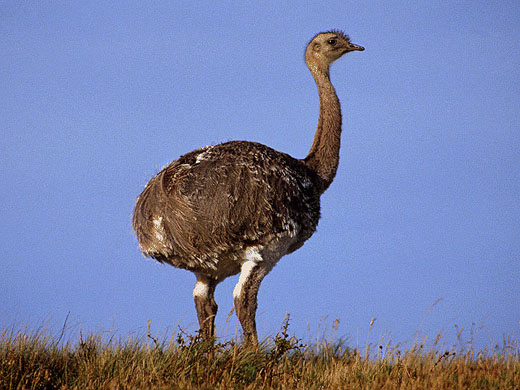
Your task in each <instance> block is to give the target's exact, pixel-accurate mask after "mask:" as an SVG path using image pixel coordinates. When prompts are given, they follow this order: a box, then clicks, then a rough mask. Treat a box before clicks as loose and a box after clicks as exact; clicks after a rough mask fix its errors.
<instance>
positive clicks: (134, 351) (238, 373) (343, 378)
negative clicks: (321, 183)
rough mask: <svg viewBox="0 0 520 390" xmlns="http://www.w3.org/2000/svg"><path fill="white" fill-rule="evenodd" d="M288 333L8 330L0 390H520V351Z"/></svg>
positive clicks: (0, 345)
mask: <svg viewBox="0 0 520 390" xmlns="http://www.w3.org/2000/svg"><path fill="white" fill-rule="evenodd" d="M288 326H289V319H288V318H286V320H285V321H284V323H283V326H282V329H281V331H280V333H278V334H277V335H275V336H274V337H272V338H268V339H266V340H264V341H263V342H262V343H261V344H260V346H259V347H255V348H253V347H247V346H245V345H243V344H241V343H238V342H236V341H227V342H217V343H216V344H213V343H209V342H206V341H203V340H200V339H199V337H198V336H197V335H189V334H187V333H185V332H184V331H182V330H180V331H179V333H178V334H176V335H174V336H173V337H172V340H169V341H162V342H160V341H159V340H158V339H157V338H154V337H153V336H152V335H151V334H150V332H148V334H147V336H146V337H144V338H143V339H142V340H137V341H136V340H131V339H128V340H124V341H123V340H117V341H116V340H113V339H110V340H102V338H101V337H100V336H96V335H90V336H88V337H84V336H83V335H81V334H80V336H79V340H77V341H75V342H72V341H70V340H69V341H63V340H62V337H63V334H62V335H61V336H60V337H57V338H56V337H51V336H48V335H46V334H45V332H43V331H37V332H33V333H32V334H27V332H23V331H13V330H4V331H3V332H2V333H1V337H0V389H96V390H98V389H429V390H434V389H465V390H466V389H514V390H518V389H520V346H519V345H518V343H517V342H516V341H515V340H507V341H506V342H505V343H504V345H503V346H502V347H500V348H499V347H495V348H493V350H483V351H478V352H477V351H474V350H473V349H472V348H471V347H469V348H464V349H461V348H458V349H456V347H455V346H454V347H452V348H450V349H441V350H437V349H436V345H438V341H439V338H440V337H438V338H437V339H436V342H435V343H434V346H433V347H431V348H428V349H426V348H425V347H424V346H423V345H416V346H413V347H411V348H409V349H401V348H399V346H394V347H392V346H391V345H390V343H388V345H386V346H383V345H381V346H379V345H377V346H375V347H373V348H367V349H366V350H365V351H363V352H361V351H359V350H356V349H351V348H349V347H348V346H346V345H345V343H344V342H343V341H341V340H340V341H339V342H327V341H322V342H318V343H316V344H314V345H304V344H303V343H302V342H301V341H300V340H298V339H297V338H295V337H291V336H289V334H288Z"/></svg>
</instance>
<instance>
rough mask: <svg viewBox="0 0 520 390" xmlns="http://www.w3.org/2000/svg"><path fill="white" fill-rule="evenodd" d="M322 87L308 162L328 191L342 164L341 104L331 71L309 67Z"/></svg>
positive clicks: (318, 84) (317, 83)
mask: <svg viewBox="0 0 520 390" xmlns="http://www.w3.org/2000/svg"><path fill="white" fill-rule="evenodd" d="M309 69H310V70H311V73H312V76H313V77H314V80H315V81H316V85H317V86H318V94H319V96H320V116H319V119H318V127H317V129H316V133H315V135H314V141H313V142H312V146H311V149H310V150H309V154H308V155H307V157H305V159H304V162H305V164H306V165H307V166H309V167H310V168H311V169H313V170H314V171H315V172H316V173H317V174H318V176H320V177H321V178H322V179H323V189H322V192H323V191H325V190H326V189H327V188H328V187H329V185H330V184H331V183H332V180H333V179H334V176H336V171H337V169H338V164H339V148H340V144H341V107H340V103H339V99H338V96H337V95H336V91H335V90H334V87H333V86H332V83H331V82H330V77H329V70H328V69H320V68H318V67H312V66H309Z"/></svg>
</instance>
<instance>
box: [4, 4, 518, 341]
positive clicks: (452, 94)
mask: <svg viewBox="0 0 520 390" xmlns="http://www.w3.org/2000/svg"><path fill="white" fill-rule="evenodd" d="M330 28H339V29H343V30H345V32H347V33H348V34H350V35H351V38H352V41H353V42H355V43H358V44H360V45H363V46H365V47H366V50H365V51H364V52H355V53H351V54H349V55H347V56H345V57H344V58H342V59H341V60H339V61H338V62H337V63H335V64H334V65H333V67H332V70H331V78H332V81H333V83H334V85H335V87H336V90H337V93H338V95H339V97H340V99H341V102H342V107H343V117H344V125H343V136H342V150H341V162H340V167H339V170H338V175H337V177H336V179H335V182H334V183H333V184H332V186H331V187H330V189H329V190H328V191H327V192H326V193H325V194H324V195H323V197H322V219H321V221H320V224H319V227H318V231H317V233H316V234H315V235H314V236H313V237H312V238H311V239H310V240H309V241H308V242H307V243H306V244H305V245H304V246H303V247H302V248H301V249H300V250H298V251H297V252H295V253H293V254H291V255H290V256H286V257H284V258H283V259H282V260H281V261H280V262H279V263H278V265H277V266H276V267H275V269H274V270H273V271H272V272H271V273H270V274H269V275H268V276H267V277H266V279H265V280H264V282H263V284H262V287H261V289H260V294H259V309H258V317H257V324H258V329H259V333H260V337H265V336H267V335H272V334H273V333H275V332H276V331H277V330H278V329H279V327H280V325H281V322H282V320H283V318H284V316H285V313H286V312H287V311H288V312H290V313H291V328H290V330H291V331H292V332H293V333H294V334H296V335H297V336H298V337H301V338H303V339H304V340H307V339H310V338H312V337H315V336H316V335H319V334H321V333H323V332H324V331H327V329H329V331H330V327H331V323H332V321H333V320H335V319H339V320H340V324H339V330H338V334H339V335H342V336H346V337H347V339H348V343H349V345H351V346H362V345H364V344H365V342H366V340H367V337H368V340H369V341H373V342H377V341H378V340H379V339H380V337H382V336H383V335H386V337H390V338H391V339H392V340H393V341H394V342H407V343H412V342H413V341H414V339H415V337H416V334H417V332H419V334H420V335H421V337H422V336H426V335H427V336H428V337H430V339H433V338H434V337H435V336H436V335H437V333H438V332H442V333H443V335H444V340H445V342H446V343H447V344H449V345H451V344H452V343H455V342H456V335H457V331H458V330H460V329H461V328H463V329H464V330H463V332H462V336H463V338H465V339H466V340H468V339H470V338H471V329H472V328H473V329H474V330H475V332H474V337H475V343H476V344H477V345H488V344H494V343H497V342H498V343H500V342H501V341H502V339H503V337H504V336H509V335H511V336H514V337H516V338H518V337H519V336H520V305H519V304H518V301H519V297H520V280H519V279H520V223H519V221H520V208H519V201H520V170H519V167H520V153H519V151H520V125H519V124H520V74H519V73H520V72H519V69H520V41H519V39H518V37H519V36H520V5H519V3H518V2H515V1H500V2H491V3H490V2H484V1H457V2H439V1H420V2H415V3H413V4H412V3H411V2H409V1H396V2H392V6H391V7H389V6H388V5H387V4H386V3H384V2H378V1H369V2H364V3H363V5H360V4H359V3H358V2H341V3H339V4H337V3H333V4H329V5H324V4H319V2H308V3H305V2H299V1H298V2H296V1H294V2H280V4H277V5H263V4H260V2H258V3H250V2H232V1H222V2H207V1H201V2H196V3H188V2H177V1H170V2H163V1H157V2H140V1H130V2H87V3H83V4H79V3H77V2H70V3H66V4H63V3H60V4H58V3H56V2H48V1H38V2H18V1H7V2H2V3H1V4H0V36H2V39H1V40H0V52H1V53H2V55H1V56H0V85H1V86H2V87H1V88H0V100H1V101H2V104H1V105H0V117H1V118H2V126H1V127H2V129H1V131H2V137H1V143H0V164H1V167H2V169H1V170H0V184H1V187H2V190H1V191H0V202H1V204H2V205H3V207H2V217H1V219H0V261H1V263H0V264H1V267H2V272H0V286H1V287H0V326H1V327H2V328H5V327H13V326H14V327H21V326H25V325H29V326H40V325H42V324H44V326H45V327H48V328H50V329H51V330H54V331H57V332H59V330H61V326H62V324H63V321H64V320H65V318H66V316H67V314H68V313H69V312H70V316H69V322H68V327H69V329H70V331H71V332H74V331H76V332H77V331H79V330H82V331H83V332H88V331H93V332H101V331H113V332H117V333H118V334H121V335H123V336H127V335H134V336H135V335H143V334H144V333H145V331H146V326H147V322H148V321H149V320H151V321H152V322H151V327H152V330H153V331H155V332H156V333H157V334H164V335H167V334H169V332H170V333H171V332H172V331H176V330H177V326H179V325H180V326H182V327H183V328H187V329H191V330H195V329H196V328H197V326H196V315H195V308H194V305H193V302H192V296H191V292H192V289H193V286H194V282H195V279H194V277H193V275H192V274H190V273H189V272H186V271H182V270H177V269H174V268H172V267H168V266H164V265H160V264H157V263H154V262H153V261H151V260H148V259H145V258H144V257H142V256H141V255H140V254H139V252H138V249H137V243H136V239H135V236H134V235H133V232H132V229H131V212H132V208H133V205H134V201H135V198H136V196H137V195H138V194H139V193H140V192H141V191H142V189H143V187H144V185H145V183H146V182H147V181H148V180H149V179H150V178H151V177H152V176H153V175H154V174H155V173H156V172H157V171H158V170H159V169H160V168H161V167H162V166H164V165H165V164H167V163H168V162H170V161H172V160H174V159H176V158H177V157H178V156H180V155H181V154H184V153H186V152H188V151H190V150H193V149H195V148H197V147H200V146H203V145H207V144H215V143H219V142H223V141H228V140H232V139H245V140H251V141H258V142H262V143H265V144H267V145H269V146H271V147H274V148H275V149H278V150H280V151H284V152H287V153H290V154H291V155H293V156H294V157H304V156H305V155H306V153H307V151H308V149H309V148H310V145H311V142H312V137H313V134H314V130H315V128H316V122H317V116H318V97H317V93H316V87H315V84H314V82H313V79H312V77H311V75H310V73H309V71H308V70H307V68H306V66H305V64H304V61H303V51H304V49H305V45H306V44H307V42H308V41H309V40H310V38H311V37H312V36H313V35H314V34H315V33H317V32H319V31H324V30H328V29H330ZM236 281H237V277H233V278H229V279H228V280H226V281H225V282H223V283H222V284H221V285H219V287H218V289H217V293H216V299H217V302H218V303H219V308H220V309H219V315H218V318H217V327H218V334H219V335H220V336H223V337H227V338H231V337H234V335H235V329H236V320H235V318H234V316H232V317H231V318H230V319H228V318H227V314H228V313H229V311H230V309H231V308H232V297H231V293H232V290H233V286H234V284H235V283H236ZM435 302H437V303H436V304H434V303H435ZM432 305H433V307H432ZM371 318H377V320H376V321H375V323H374V324H373V327H372V329H371V330H370V331H369V323H370V320H371Z"/></svg>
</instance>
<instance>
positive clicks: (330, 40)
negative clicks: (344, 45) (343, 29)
mask: <svg viewBox="0 0 520 390" xmlns="http://www.w3.org/2000/svg"><path fill="white" fill-rule="evenodd" d="M327 43H328V44H329V45H335V44H336V40H335V39H329V40H328V41H327Z"/></svg>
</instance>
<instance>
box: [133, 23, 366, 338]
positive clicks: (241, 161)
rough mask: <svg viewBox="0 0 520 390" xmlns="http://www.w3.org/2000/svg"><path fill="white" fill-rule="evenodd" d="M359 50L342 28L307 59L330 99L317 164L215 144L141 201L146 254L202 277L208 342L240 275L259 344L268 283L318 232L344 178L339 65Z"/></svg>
mask: <svg viewBox="0 0 520 390" xmlns="http://www.w3.org/2000/svg"><path fill="white" fill-rule="evenodd" d="M354 50H360V51H361V50H364V48H363V47H361V46H357V45H354V44H353V43H351V42H350V39H349V37H348V36H346V35H345V34H344V33H342V32H340V31H337V30H332V31H328V32H325V33H319V34H317V35H316V36H315V37H314V38H313V39H312V40H311V41H310V42H309V44H308V46H307V49H306V52H305V59H306V63H307V66H308V67H309V70H310V71H311V74H312V75H313V77H314V80H315V82H316V85H317V87H318V94H319V98H320V115H319V119H318V126H317V129H316V133H315V136H314V141H313V143H312V146H311V149H310V151H309V153H308V155H307V157H305V158H304V159H296V158H293V157H291V156H289V155H288V154H286V153H281V152H278V151H276V150H274V149H272V148H270V147H268V146H265V145H262V144H259V143H256V142H247V141H231V142H226V143H222V144H218V145H210V146H205V147H203V148H200V149H197V150H194V151H192V152H190V153H187V154H185V155H183V156H181V157H180V158H179V159H178V160H176V161H174V162H172V163H171V164H169V165H168V166H166V167H165V168H164V169H163V170H161V171H160V172H159V173H158V174H157V175H156V176H155V177H153V178H152V179H151V180H150V181H149V182H148V184H147V185H146V187H145V189H144V191H143V192H142V193H141V195H139V197H138V198H137V201H136V205H135V208H134V214H133V227H134V229H135V231H136V234H137V240H138V242H139V247H140V249H141V251H142V252H143V253H144V254H145V255H147V256H150V257H152V258H154V259H156V260H158V261H160V262H162V263H167V264H170V265H172V266H174V267H177V268H183V269H186V270H189V271H192V272H193V273H195V276H196V278H197V282H196V284H195V288H194V290H193V297H194V300H195V306H196V309H197V316H198V320H199V323H200V327H201V331H202V334H203V335H205V336H207V337H214V333H215V329H214V319H215V315H216V313H217V304H216V302H215V300H214V291H215V287H216V286H217V284H218V283H220V282H221V281H222V280H224V279H225V278H227V277H229V276H231V275H235V274H237V273H239V272H240V277H239V280H238V283H237V285H236V287H235V289H234V290H233V298H234V305H235V309H236V311H237V316H238V319H239V321H240V323H241V325H242V329H243V332H244V338H245V340H246V341H248V342H251V343H256V342H257V333H256V323H255V313H256V308H257V294H258V289H259V287H260V283H261V281H262V280H263V278H264V277H265V276H266V275H267V274H268V273H269V272H270V271H271V269H272V268H273V267H274V266H275V264H276V263H277V262H278V260H280V258H281V257H282V256H284V255H285V254H288V253H291V252H294V251H295V250H296V249H298V248H300V247H301V246H302V245H303V244H304V242H305V241H306V240H307V239H308V238H309V237H311V235H312V234H313V233H314V231H315V230H316V226H317V224H318V221H319V218H320V196H321V194H322V193H323V192H324V191H325V190H326V189H327V188H328V187H329V185H330V184H331V183H332V180H333V179H334V176H335V175H336V171H337V168H338V163H339V148H340V141H341V108H340V102H339V99H338V97H337V95H336V92H335V90H334V87H333V86H332V83H331V82H330V77H329V66H330V64H331V63H332V62H333V61H334V60H336V59H337V58H339V57H341V56H342V55H343V54H345V53H347V52H350V51H354Z"/></svg>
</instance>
